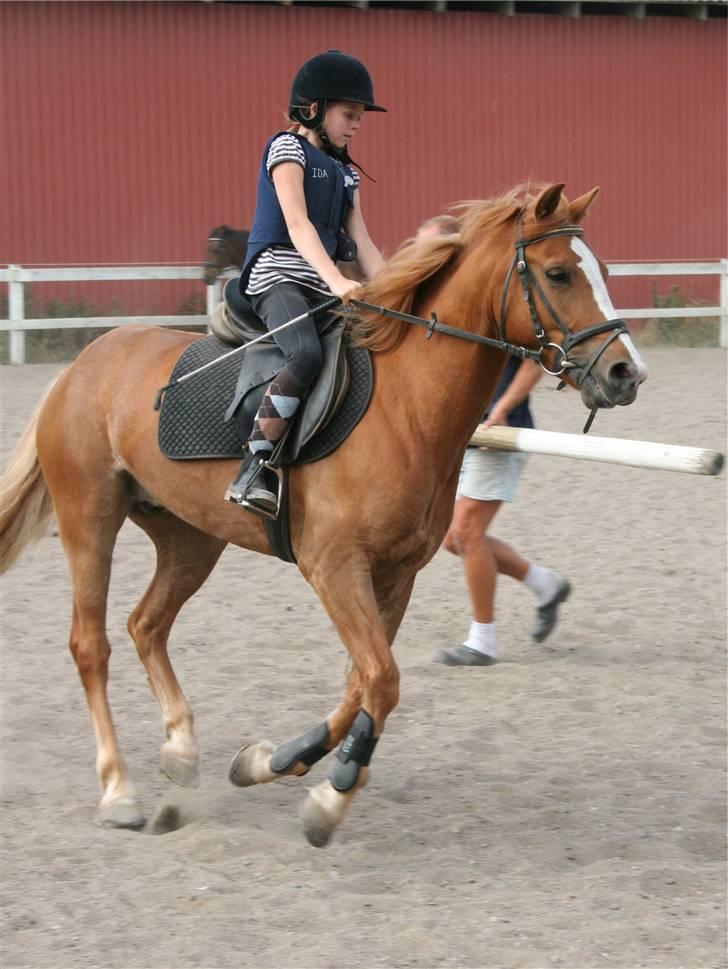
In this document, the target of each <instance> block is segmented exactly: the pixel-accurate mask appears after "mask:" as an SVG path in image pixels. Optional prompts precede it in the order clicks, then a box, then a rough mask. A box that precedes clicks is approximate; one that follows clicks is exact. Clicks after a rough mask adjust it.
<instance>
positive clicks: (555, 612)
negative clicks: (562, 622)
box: [529, 577, 571, 643]
mask: <svg viewBox="0 0 728 969" xmlns="http://www.w3.org/2000/svg"><path fill="white" fill-rule="evenodd" d="M570 594H571V583H570V582H569V580H568V579H564V578H563V577H562V579H561V586H560V587H559V589H558V591H557V593H556V595H555V596H554V597H553V599H552V600H551V601H550V602H547V603H546V605H545V606H539V607H538V609H536V615H535V617H534V620H533V622H532V623H531V627H530V629H529V632H530V634H531V639H533V641H534V642H536V643H542V642H543V641H544V640H545V639H548V637H549V636H550V635H551V633H552V632H553V631H554V627H555V626H556V621H557V619H558V618H559V606H560V605H561V603H562V602H566V600H567V599H568V598H569V595H570Z"/></svg>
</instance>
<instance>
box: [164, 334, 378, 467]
mask: <svg viewBox="0 0 728 969" xmlns="http://www.w3.org/2000/svg"><path fill="white" fill-rule="evenodd" d="M231 349H232V348H231V347H230V345H229V344H227V343H223V342H222V341H221V340H218V339H217V337H215V336H206V337H202V339H200V340H195V342H194V343H192V344H190V346H189V347H187V349H186V350H185V351H184V352H183V354H182V356H181V357H180V358H179V360H178V361H177V363H176V364H175V367H174V371H173V372H172V376H171V378H170V383H171V382H173V381H175V380H177V379H178V378H179V377H182V376H184V375H185V374H188V373H190V372H191V371H192V370H196V369H197V368H198V367H202V366H204V365H205V364H206V363H209V362H211V361H212V360H216V359H217V358H218V357H221V356H223V354H225V353H229V352H230V350H231ZM346 356H347V360H348V363H349V371H350V382H349V391H348V394H347V396H346V399H345V401H344V403H343V404H342V406H341V407H340V408H339V410H338V411H337V412H336V414H334V416H333V418H332V419H331V421H330V422H329V423H328V424H327V425H326V427H324V428H323V429H322V430H321V431H320V432H319V433H318V434H317V435H316V437H315V438H314V439H313V440H312V441H309V443H308V444H307V445H306V446H305V447H304V448H303V450H302V451H301V453H300V454H299V456H298V458H297V460H296V462H295V463H296V464H305V463H309V462H311V461H318V460H319V459H320V458H323V457H326V455H327V454H330V453H331V452H332V451H334V450H335V449H336V448H337V447H338V446H339V444H341V442H342V441H343V440H344V439H345V438H346V436H347V435H348V434H349V433H350V431H351V430H352V429H353V428H354V427H355V426H356V424H357V423H358V422H359V421H360V420H361V418H362V417H363V416H364V413H365V411H366V409H367V407H368V406H369V401H370V400H371V395H372V377H373V375H372V363H371V358H370V356H369V352H368V350H366V349H365V348H364V347H352V346H350V345H349V344H348V343H347V344H346ZM242 362H243V353H242V351H241V352H240V353H236V354H235V355H234V356H232V357H230V358H229V359H227V360H223V361H222V362H221V363H218V364H216V365H215V366H214V367H210V369H209V370H206V371H204V372H203V373H201V374H199V375H198V376H196V377H192V378H191V379H190V380H186V381H185V382H184V383H181V384H177V386H175V387H170V389H169V390H167V391H166V393H165V395H164V399H163V402H162V409H161V412H160V415H159V432H158V440H159V448H160V450H161V452H162V454H164V455H165V457H168V458H172V459H173V460H175V461H188V460H199V459H205V460H211V459H215V458H228V459H229V458H240V457H242V445H243V442H242V441H240V439H239V438H238V436H237V434H236V432H235V425H234V423H233V422H232V421H230V423H228V424H226V423H225V422H224V420H223V417H224V414H225V411H226V409H227V406H228V404H229V403H230V401H231V400H232V398H233V395H234V393H235V383H236V381H237V377H238V372H239V370H240V367H241V365H242Z"/></svg>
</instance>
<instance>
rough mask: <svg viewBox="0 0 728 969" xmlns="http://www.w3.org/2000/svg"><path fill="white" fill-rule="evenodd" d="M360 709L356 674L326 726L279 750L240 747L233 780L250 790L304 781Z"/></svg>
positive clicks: (232, 770)
mask: <svg viewBox="0 0 728 969" xmlns="http://www.w3.org/2000/svg"><path fill="white" fill-rule="evenodd" d="M360 705H361V687H360V685H359V674H358V673H357V671H356V670H353V671H352V672H351V674H350V675H349V678H348V680H347V684H346V692H345V693H344V696H343V699H342V701H341V703H340V704H339V706H338V707H337V708H336V709H335V710H334V711H333V713H330V714H329V716H328V717H327V718H326V719H325V720H324V722H323V723H321V724H318V725H317V726H315V727H311V729H310V730H307V731H306V733H304V734H301V736H300V737H295V738H294V739H293V740H288V741H286V742H285V743H283V744H279V745H278V746H276V745H275V744H273V743H271V742H270V741H269V740H261V741H260V742H259V743H256V744H247V745H246V746H244V747H241V748H240V750H239V751H238V752H237V754H236V755H235V756H234V757H233V759H232V762H231V764H230V770H229V777H230V780H231V781H232V783H233V784H235V785H236V786H237V787H251V786H252V785H253V784H267V783H269V782H270V781H276V780H279V779H280V778H281V777H302V776H303V775H304V774H307V773H308V772H309V771H310V770H311V768H312V767H313V765H314V764H315V763H317V762H318V761H319V760H321V758H322V757H325V756H326V754H328V753H330V752H331V751H332V750H333V749H334V748H335V747H336V745H337V744H338V743H339V741H340V740H341V739H342V738H343V736H344V734H345V733H346V731H347V730H348V729H349V727H350V726H351V725H352V723H353V722H354V718H355V717H356V715H357V713H358V712H359V707H360Z"/></svg>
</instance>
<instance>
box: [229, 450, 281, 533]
mask: <svg viewBox="0 0 728 969" xmlns="http://www.w3.org/2000/svg"><path fill="white" fill-rule="evenodd" d="M261 470H262V471H268V472H269V473H270V474H274V475H275V476H276V478H277V482H278V487H277V489H276V494H275V495H274V494H273V492H272V491H269V490H268V489H267V488H265V487H256V486H255V485H251V487H250V488H248V490H247V491H246V493H245V495H244V497H243V499H242V500H241V501H240V502H239V504H240V505H242V507H243V508H247V509H248V511H252V512H253V513H254V514H255V515H259V516H260V517H261V518H270V519H271V521H275V519H276V518H278V514H279V512H280V510H281V497H282V494H283V471H282V469H281V468H271V467H270V466H269V465H268V463H267V461H263V462H262V468H261ZM271 498H272V499H273V501H271ZM274 505H275V507H274Z"/></svg>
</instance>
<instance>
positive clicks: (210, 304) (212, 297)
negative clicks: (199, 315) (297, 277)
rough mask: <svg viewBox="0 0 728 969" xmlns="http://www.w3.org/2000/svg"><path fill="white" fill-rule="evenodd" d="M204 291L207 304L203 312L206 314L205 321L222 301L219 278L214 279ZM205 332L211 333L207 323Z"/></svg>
mask: <svg viewBox="0 0 728 969" xmlns="http://www.w3.org/2000/svg"><path fill="white" fill-rule="evenodd" d="M206 290H207V292H206V301H207V302H206V305H205V312H206V313H207V319H208V320H209V319H210V318H211V317H212V314H213V312H214V310H215V307H216V306H217V304H218V303H219V302H220V300H221V299H222V288H221V286H220V279H219V278H218V279H216V280H215V282H214V283H212V284H211V285H210V286H207V287H206ZM207 332H208V333H210V332H212V331H211V330H210V324H209V322H208V324H207Z"/></svg>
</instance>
